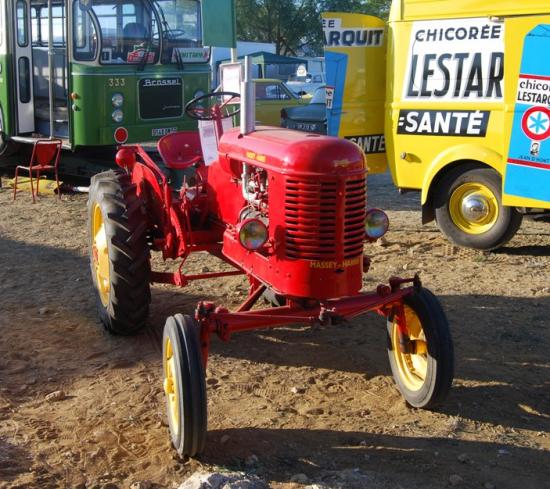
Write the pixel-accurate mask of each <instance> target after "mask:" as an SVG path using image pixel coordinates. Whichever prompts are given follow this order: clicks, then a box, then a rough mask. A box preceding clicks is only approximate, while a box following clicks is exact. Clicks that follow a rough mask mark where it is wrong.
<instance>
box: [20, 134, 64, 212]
mask: <svg viewBox="0 0 550 489" xmlns="http://www.w3.org/2000/svg"><path fill="white" fill-rule="evenodd" d="M61 146H62V142H61V139H39V140H37V141H36V142H35V143H34V147H33V149H32V156H31V161H30V163H29V166H21V165H18V166H17V168H16V169H15V182H14V185H13V200H15V197H16V195H17V177H18V174H19V170H25V171H27V172H29V177H30V180H31V194H32V201H33V203H35V202H36V196H37V195H38V191H39V185H40V173H42V172H44V171H49V170H53V171H54V172H55V181H56V183H57V196H58V197H59V200H61V192H60V190H59V175H58V166H59V157H60V156H61ZM33 172H35V173H36V194H35V193H34V186H33V181H32V174H33Z"/></svg>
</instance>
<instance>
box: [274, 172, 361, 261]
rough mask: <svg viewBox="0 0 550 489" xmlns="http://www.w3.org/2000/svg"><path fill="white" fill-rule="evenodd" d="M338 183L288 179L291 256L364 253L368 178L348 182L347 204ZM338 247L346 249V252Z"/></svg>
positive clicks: (335, 256)
mask: <svg viewBox="0 0 550 489" xmlns="http://www.w3.org/2000/svg"><path fill="white" fill-rule="evenodd" d="M338 187H339V186H338V182H336V181H332V182H322V181H305V180H301V181H299V180H291V179H289V180H287V182H286V196H285V222H286V255H287V257H288V258H295V259H298V258H299V259H305V260H319V261H326V260H337V259H338V258H339V256H343V258H344V259H350V258H355V257H357V256H360V255H361V253H362V252H363V242H364V237H365V215H366V188H365V180H364V179H363V178H361V179H356V180H348V181H347V182H346V183H345V186H344V195H343V204H339V199H338ZM339 205H343V215H344V218H343V228H342V233H343V240H342V236H340V238H338V225H337V219H338V208H339ZM338 241H340V242H338ZM342 241H343V242H342ZM338 250H343V255H342V254H339V253H338Z"/></svg>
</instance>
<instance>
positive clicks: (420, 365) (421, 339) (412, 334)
mask: <svg viewBox="0 0 550 489" xmlns="http://www.w3.org/2000/svg"><path fill="white" fill-rule="evenodd" d="M404 308H405V318H406V321H407V330H408V332H409V339H410V340H411V341H412V342H413V343H414V344H415V346H416V353H402V352H401V350H400V349H399V329H398V325H397V321H395V320H394V322H393V327H392V335H391V341H392V351H393V356H394V358H395V364H396V365H397V368H398V371H399V376H400V377H401V380H402V382H403V384H404V385H405V387H406V388H407V389H408V390H410V391H418V390H419V389H421V388H422V386H423V385H424V382H425V380H426V374H427V372H428V346H427V343H426V336H425V335H424V330H423V329H422V323H421V322H420V319H419V317H418V316H417V315H416V313H415V312H414V310H413V309H411V308H410V307H409V306H407V305H405V306H404Z"/></svg>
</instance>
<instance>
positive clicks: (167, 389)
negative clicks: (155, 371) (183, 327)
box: [163, 338, 180, 433]
mask: <svg viewBox="0 0 550 489" xmlns="http://www.w3.org/2000/svg"><path fill="white" fill-rule="evenodd" d="M164 350H165V352H166V354H165V357H164V361H163V364H164V382H163V384H164V393H165V394H166V399H168V417H169V418H170V426H172V428H173V430H174V432H176V433H179V431H180V411H179V401H178V389H177V386H176V360H175V358H174V349H173V348H172V342H171V341H170V338H166V348H165V349H164Z"/></svg>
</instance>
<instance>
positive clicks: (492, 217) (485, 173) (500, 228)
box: [434, 165, 523, 250]
mask: <svg viewBox="0 0 550 489" xmlns="http://www.w3.org/2000/svg"><path fill="white" fill-rule="evenodd" d="M501 187H502V179H501V177H500V175H499V174H498V173H497V172H496V171H495V170H493V169H492V168H480V167H479V166H476V165H471V166H467V167H463V166H461V167H458V168H455V169H454V170H452V171H450V172H449V173H448V174H447V175H445V176H444V177H443V179H442V180H441V182H440V183H439V185H438V188H437V190H436V193H435V195H434V208H435V219H436V222H437V225H438V226H439V229H440V230H441V232H442V233H443V234H445V236H447V238H449V239H450V240H451V241H452V242H453V243H455V244H457V245H459V246H465V247H468V248H475V249H478V250H493V249H496V248H499V247H501V246H503V245H504V244H506V243H507V242H508V241H509V240H510V239H512V238H513V236H514V235H515V234H516V232H517V230H518V229H519V227H520V226H521V221H522V218H523V216H522V215H521V214H520V213H519V212H518V211H517V210H516V209H515V208H514V207H506V206H503V205H502V191H501Z"/></svg>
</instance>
